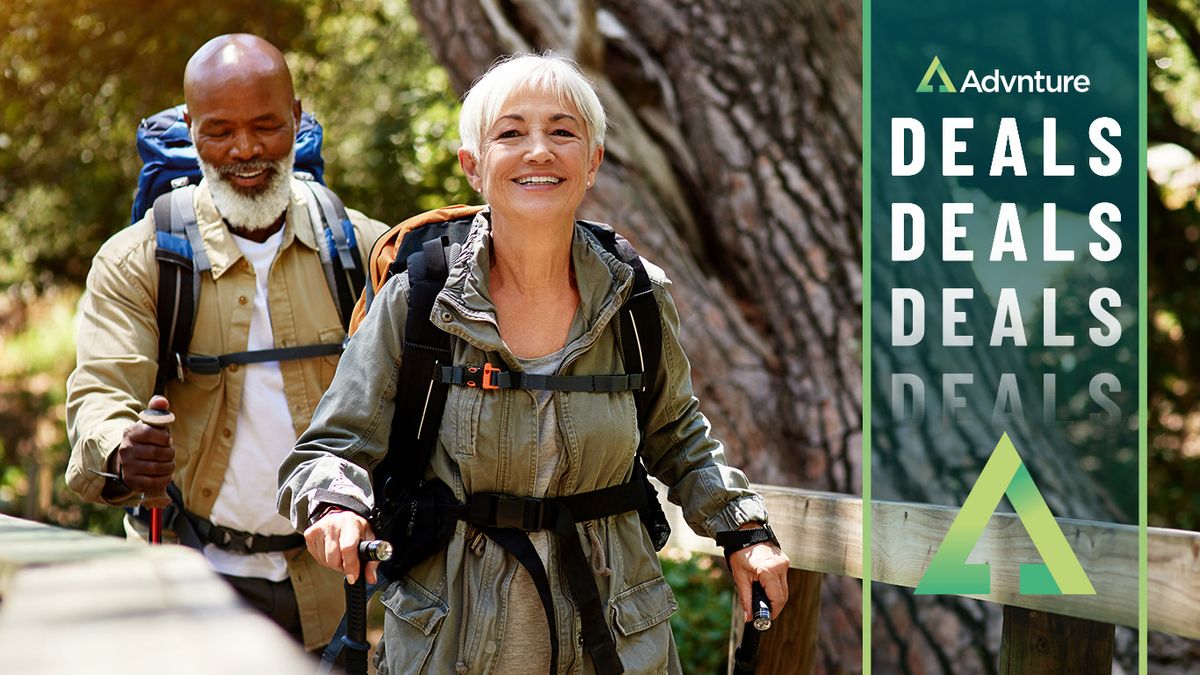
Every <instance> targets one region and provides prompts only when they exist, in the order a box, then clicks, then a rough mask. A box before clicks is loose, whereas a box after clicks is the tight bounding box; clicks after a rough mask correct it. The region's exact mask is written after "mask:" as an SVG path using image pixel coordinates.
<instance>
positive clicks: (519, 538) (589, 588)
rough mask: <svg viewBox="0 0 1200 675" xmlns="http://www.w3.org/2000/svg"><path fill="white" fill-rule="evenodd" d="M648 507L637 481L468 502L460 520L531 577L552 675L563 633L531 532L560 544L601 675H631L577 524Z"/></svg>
mask: <svg viewBox="0 0 1200 675" xmlns="http://www.w3.org/2000/svg"><path fill="white" fill-rule="evenodd" d="M645 504H646V491H645V490H644V489H643V486H642V485H641V484H640V483H638V482H636V481H631V482H628V483H623V484H621V485H614V486H612V487H606V488H602V489H599V490H593V491H591V492H584V493H580V494H574V495H566V496H562V497H548V498H545V499H538V498H535V497H510V496H508V495H503V494H493V493H481V494H473V495H471V496H470V497H468V498H467V501H466V503H465V504H462V505H460V506H459V507H458V511H457V513H456V514H455V515H456V516H457V517H458V518H459V519H460V520H463V521H465V522H467V523H469V524H471V525H474V526H475V527H476V528H478V529H479V531H481V532H483V533H484V534H485V535H487V537H488V538H489V539H491V540H492V541H494V542H496V543H497V544H499V545H500V546H501V547H502V548H503V549H504V550H505V551H508V552H509V553H511V554H512V556H513V557H514V558H516V559H517V562H518V563H520V564H521V566H522V567H524V568H525V571H526V572H528V573H529V577H530V579H532V580H533V585H534V587H535V588H536V589H537V592H538V597H539V598H540V599H541V601H542V609H543V610H544V611H545V613H546V623H547V625H548V626H549V628H550V672H551V674H552V675H554V674H555V673H557V672H558V631H557V629H556V627H555V624H556V622H555V618H554V602H553V598H552V596H551V593H550V580H549V578H548V576H547V575H546V568H545V566H544V565H543V564H542V559H541V557H540V556H538V554H537V550H536V549H534V547H533V542H531V541H530V540H529V534H528V533H529V532H536V531H538V530H551V531H553V532H554V535H555V537H556V538H557V539H558V545H559V551H560V552H561V555H562V561H563V573H564V576H566V578H567V587H568V588H569V589H570V591H571V597H572V598H573V599H574V600H575V604H576V605H577V606H578V608H579V619H580V623H581V624H582V632H583V646H584V648H585V649H586V650H587V652H588V654H589V655H591V657H592V663H593V664H594V665H595V666H596V672H597V673H600V674H601V675H610V674H616V673H623V672H625V668H624V666H623V665H622V664H621V659H620V657H619V656H617V647H616V644H614V642H613V637H612V632H611V631H610V630H609V628H608V624H607V623H605V621H604V605H603V603H601V601H600V591H599V590H598V589H597V588H596V579H595V576H594V573H593V572H592V567H591V565H589V564H588V560H587V555H586V554H585V553H584V551H583V545H582V544H581V543H580V541H579V532H578V530H576V529H575V524H576V523H582V522H585V521H588V520H596V519H599V518H606V517H608V516H615V515H618V514H621V513H628V512H630V511H637V510H638V509H640V508H642V507H643V506H645Z"/></svg>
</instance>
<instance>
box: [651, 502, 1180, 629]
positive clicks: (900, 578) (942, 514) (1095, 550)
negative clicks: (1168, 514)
mask: <svg viewBox="0 0 1200 675" xmlns="http://www.w3.org/2000/svg"><path fill="white" fill-rule="evenodd" d="M753 487H754V489H755V490H757V491H758V492H759V493H760V494H762V495H763V498H764V499H765V500H766V502H767V508H768V510H769V511H770V513H771V526H772V527H773V528H774V529H775V531H776V533H777V534H778V535H779V538H780V540H781V541H782V543H783V549H784V551H785V552H786V553H787V554H788V556H789V557H790V558H791V561H792V566H793V567H795V568H799V569H805V570H810V571H816V572H824V573H827V574H837V575H841V576H850V577H855V578H859V579H861V578H862V500H861V498H859V497H855V496H852V495H840V494H831V493H825V492H816V491H811V490H801V489H798V488H784V487H776V486H770V485H754V486H753ZM872 514H873V519H872V520H873V528H872V530H873V531H872V557H871V560H872V577H873V581H876V582H880V583H886V584H892V585H896V586H906V587H909V588H915V587H916V585H917V583H918V582H919V581H920V579H921V576H922V575H923V574H924V572H925V569H926V567H928V565H929V561H930V559H931V558H932V556H933V553H934V551H936V550H937V547H938V546H939V545H940V544H941V542H942V539H944V538H945V536H946V532H947V531H948V530H949V528H950V524H951V523H952V522H953V521H954V517H955V516H956V515H957V514H958V509H957V508H952V507H946V506H935V505H930V504H913V503H906V502H882V501H877V502H875V503H874V505H873V510H872ZM668 516H669V517H670V518H671V520H672V528H673V530H674V532H673V534H672V542H671V543H672V545H677V546H681V547H682V548H685V549H687V550H690V551H693V552H699V553H714V554H715V553H719V550H718V549H717V548H716V546H715V545H714V544H713V543H712V541H711V540H709V539H702V538H700V537H697V536H696V535H694V534H692V533H691V531H690V530H689V529H688V528H687V525H686V524H685V523H684V521H683V516H682V514H681V513H680V512H679V510H678V509H677V508H675V507H673V506H672V507H671V508H670V509H668ZM1057 521H1058V523H1059V526H1060V527H1061V528H1062V530H1063V534H1064V535H1065V536H1066V538H1067V541H1068V542H1070V544H1071V547H1072V549H1073V550H1074V551H1075V555H1076V556H1077V557H1078V558H1079V562H1080V564H1081V565H1082V566H1083V569H1084V571H1085V572H1087V575H1088V578H1089V579H1090V580H1091V582H1092V585H1093V586H1094V587H1095V589H1096V591H1097V594H1096V595H1094V596H1084V595H1041V596H1039V595H1021V594H1020V593H1019V592H1018V591H1019V581H1020V580H1019V567H1018V566H1017V565H1016V564H1014V563H1013V561H1022V562H1036V561H1039V560H1040V556H1039V555H1038V554H1037V551H1036V549H1035V548H1034V546H1033V542H1032V540H1030V539H1029V536H1028V534H1027V533H1026V532H1025V527H1024V526H1023V525H1022V524H1021V522H1020V520H1019V519H1018V518H1017V517H1016V515H1014V514H1011V513H997V514H994V515H993V516H992V518H991V521H990V522H989V524H988V527H987V529H986V530H985V531H984V534H983V536H982V537H981V538H980V540H979V542H978V543H976V545H975V549H974V551H973V552H972V554H971V557H970V558H969V561H970V562H973V563H975V562H988V563H991V565H992V570H991V578H992V592H991V593H990V594H988V595H984V596H970V597H975V598H978V599H981V600H987V601H991V602H996V603H1000V604H1005V605H1014V606H1018V607H1024V608H1027V609H1036V610H1041V611H1045V612H1053V613H1056V614H1064V615H1067V616H1074V617H1079V618H1086V619H1093V620H1096V621H1101V622H1104V623H1114V624H1120V625H1125V626H1134V627H1136V626H1137V621H1138V596H1137V575H1138V557H1137V556H1138V546H1137V535H1138V528H1137V527H1136V526H1133V525H1117V524H1113V523H1102V522H1095V521H1085V520H1074V519H1070V518H1059V519H1057ZM1148 557H1149V589H1148V597H1149V607H1148V614H1149V617H1148V618H1149V626H1150V629H1151V630H1156V631H1162V632H1165V633H1171V634H1174V635H1181V636H1184V637H1188V638H1192V639H1200V584H1197V583H1196V580H1197V579H1200V533H1197V532H1184V531H1181V530H1168V529H1163V528H1149V553H1148Z"/></svg>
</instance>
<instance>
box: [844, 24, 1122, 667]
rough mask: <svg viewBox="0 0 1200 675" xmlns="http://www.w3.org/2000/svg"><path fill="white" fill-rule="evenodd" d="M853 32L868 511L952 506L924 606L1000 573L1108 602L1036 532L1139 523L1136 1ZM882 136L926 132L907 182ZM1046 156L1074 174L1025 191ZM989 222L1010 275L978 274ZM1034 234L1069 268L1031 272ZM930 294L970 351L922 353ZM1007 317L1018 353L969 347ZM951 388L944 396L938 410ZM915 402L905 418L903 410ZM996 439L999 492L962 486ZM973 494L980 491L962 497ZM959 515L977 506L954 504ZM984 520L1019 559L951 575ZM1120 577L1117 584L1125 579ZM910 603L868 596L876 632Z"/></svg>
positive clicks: (939, 334) (930, 346) (964, 567)
mask: <svg viewBox="0 0 1200 675" xmlns="http://www.w3.org/2000/svg"><path fill="white" fill-rule="evenodd" d="M868 12H869V14H870V16H869V20H868V25H870V27H871V32H870V34H869V35H868V40H869V43H868V44H867V46H866V50H867V52H868V53H869V54H870V60H869V64H870V66H869V67H870V75H869V79H868V80H867V81H868V82H869V91H868V92H867V94H866V96H867V99H868V100H869V101H870V105H869V107H868V109H867V115H868V119H867V125H868V128H869V129H870V130H871V133H870V135H869V136H868V138H869V139H870V141H869V143H870V145H869V152H868V155H869V156H868V160H869V161H868V164H867V168H866V171H867V174H868V179H867V180H865V181H864V183H865V185H866V186H869V187H868V190H869V196H868V198H869V208H868V214H869V217H868V222H870V224H871V229H870V256H869V258H870V259H869V261H868V264H869V274H868V278H869V279H870V281H871V283H870V286H869V288H868V306H869V320H868V321H867V322H866V323H867V324H868V325H869V326H870V330H869V336H868V337H869V339H870V368H869V373H870V381H869V383H868V384H869V392H870V393H869V395H870V420H869V440H868V443H869V445H868V447H869V450H870V452H869V455H868V456H869V458H870V467H869V470H870V478H869V484H870V486H871V495H870V496H871V498H872V499H874V500H888V501H916V502H925V503H935V504H942V505H947V506H956V507H962V511H961V512H960V517H963V518H966V520H965V521H963V523H961V526H960V523H958V522H957V521H956V523H955V527H954V528H952V530H953V529H956V528H957V529H958V530H959V531H958V532H956V533H955V536H954V537H947V538H946V540H945V541H944V542H943V543H942V545H941V547H940V548H939V550H938V551H937V552H936V554H935V557H942V556H945V557H946V559H947V560H953V561H954V564H947V565H946V566H945V568H944V573H939V574H936V575H933V576H934V578H931V577H930V576H926V577H925V578H924V579H923V580H922V593H923V594H924V593H934V594H936V593H961V592H964V589H972V590H967V591H966V592H971V593H986V592H987V591H986V590H982V591H980V590H978V589H980V588H984V587H986V585H987V583H988V579H989V567H990V568H1004V569H1009V570H1019V572H1020V578H1021V592H1022V593H1034V594H1053V593H1082V594H1087V593H1089V592H1090V591H1092V590H1094V592H1095V593H1097V594H1099V595H1101V596H1103V595H1105V594H1106V592H1111V590H1112V589H1105V588H1103V587H1097V588H1094V589H1092V588H1091V587H1090V586H1091V584H1090V583H1089V581H1088V578H1087V575H1086V574H1085V573H1084V572H1083V570H1082V569H1080V568H1079V567H1078V563H1076V562H1074V561H1075V556H1074V555H1073V552H1072V551H1071V548H1070V545H1069V543H1068V542H1067V541H1066V539H1065V538H1064V537H1063V536H1062V532H1061V530H1059V528H1058V527H1057V524H1056V523H1055V522H1054V520H1053V519H1054V518H1056V517H1057V518H1062V517H1070V518H1083V519H1093V520H1102V521H1109V522H1118V523H1137V522H1138V514H1139V503H1138V495H1139V483H1138V480H1139V478H1138V475H1139V471H1138V469H1139V407H1138V405H1139V400H1140V397H1141V391H1140V384H1139V382H1140V378H1139V371H1140V364H1139V350H1140V345H1139V333H1140V329H1141V326H1140V325H1139V315H1140V314H1141V307H1140V303H1141V295H1140V288H1139V259H1140V258H1141V257H1142V250H1141V249H1142V246H1143V245H1142V243H1141V240H1140V238H1139V217H1140V202H1139V189H1140V187H1141V174H1139V172H1138V171H1139V165H1140V153H1141V142H1140V134H1139V132H1140V129H1139V100H1140V99H1141V95H1142V92H1141V89H1140V84H1139V76H1140V73H1141V71H1142V70H1143V69H1144V63H1143V60H1142V58H1141V56H1140V53H1141V52H1140V47H1139V36H1140V34H1141V30H1142V27H1141V22H1142V21H1143V20H1144V19H1143V16H1144V15H1143V14H1142V11H1141V10H1140V8H1139V6H1138V3H1136V2H1121V3H1078V2H1066V1H1063V0H1058V1H1049V2H1012V1H1001V2H994V3H986V4H982V5H981V4H976V3H961V2H953V3H952V2H945V1H934V2H930V3H909V2H899V1H897V0H887V1H882V2H881V1H880V0H872V2H871V3H870V4H869V5H868ZM970 71H974V73H975V77H976V79H979V78H984V77H985V76H991V77H994V76H995V75H1001V76H1006V77H1012V76H1016V75H1026V74H1027V75H1034V74H1035V73H1038V72H1040V73H1041V74H1042V75H1043V76H1057V75H1072V76H1079V75H1085V76H1087V77H1088V78H1089V86H1088V91H1087V92H1084V93H1080V92H1073V91H1072V92H1069V93H1051V92H1045V91H1043V92H1040V93H1039V92H1025V93H1015V92H1013V93H1004V92H994V93H989V92H978V91H971V90H970V87H964V86H963V85H964V82H965V81H967V78H968V73H969V72H970ZM989 79H990V77H989ZM947 80H948V82H947ZM1060 82H1061V81H1060V80H1057V79H1056V80H1054V83H1055V84H1058V83H1060ZM1102 117H1108V118H1112V119H1114V120H1115V121H1116V122H1117V123H1118V124H1119V126H1120V135H1119V136H1111V135H1109V136H1106V138H1105V140H1106V141H1108V142H1109V143H1110V144H1111V145H1112V146H1113V147H1114V148H1115V149H1116V151H1117V152H1118V153H1119V155H1120V160H1121V167H1120V169H1119V170H1118V171H1117V172H1116V173H1115V174H1114V175H1111V176H1102V175H1097V173H1095V172H1094V171H1093V170H1092V169H1091V168H1090V167H1089V161H1088V160H1089V158H1091V157H1103V152H1102V149H1098V148H1097V147H1096V144H1095V143H1094V142H1093V141H1092V140H1091V139H1090V138H1089V131H1090V130H1091V125H1092V124H1093V123H1094V122H1095V121H1096V120H1097V119H1098V118H1102ZM894 118H913V119H915V120H917V121H919V122H920V124H921V126H922V128H923V130H924V132H925V139H924V144H923V148H924V154H925V163H924V167H923V169H922V170H921V171H919V172H917V173H916V174H915V175H911V176H893V175H892V171H891V169H892V166H891V159H892V157H891V155H892V150H893V140H894V139H893V126H892V120H893V119H894ZM947 118H969V119H970V120H971V122H972V126H971V128H969V129H963V130H960V131H958V132H957V134H956V136H957V140H959V141H962V142H964V143H965V150H963V151H962V152H961V153H960V154H959V155H958V163H960V164H963V165H969V166H971V167H973V170H974V171H973V175H969V176H946V175H943V162H942V158H943V150H944V147H943V123H944V120H945V119H947ZM1046 118H1053V119H1054V121H1055V125H1056V132H1057V133H1056V135H1055V137H1054V139H1053V141H1051V140H1050V139H1049V138H1048V136H1047V134H1046V127H1045V119H1046ZM1005 120H1011V122H1006V121H1005ZM1010 123H1011V124H1015V125H1016V128H1017V131H1018V132H1019V133H1018V138H1019V141H1020V145H1021V152H1022V154H1023V156H1024V160H1025V166H1026V168H1027V170H1028V175H1025V176H1019V175H1014V172H1013V171H1012V170H1011V169H1005V170H1004V171H1003V173H1002V174H1001V175H999V176H992V175H989V168H990V165H991V163H992V159H993V154H994V152H995V151H996V146H997V141H998V135H999V131H1000V129H1001V127H1002V125H1005V124H1010ZM1008 150H1009V151H1010V153H1011V147H1008ZM1047 156H1053V157H1054V160H1055V161H1054V163H1055V164H1058V165H1070V166H1073V167H1074V175H1071V176H1057V175H1046V172H1045V170H1044V162H1045V161H1047ZM900 202H903V203H912V204H915V205H917V206H918V207H919V208H920V209H921V211H922V212H923V214H924V219H925V220H924V227H923V232H924V234H925V243H926V246H925V251H924V254H923V255H922V256H920V257H919V258H917V259H916V260H912V261H907V260H904V261H897V260H893V259H892V247H893V234H894V231H893V214H892V205H893V204H894V203H900ZM1102 202H1107V203H1111V204H1112V205H1113V206H1114V207H1115V208H1116V209H1117V210H1118V211H1119V213H1120V220H1119V221H1113V220H1109V221H1107V225H1108V227H1109V229H1111V231H1112V233H1113V234H1114V235H1115V237H1116V238H1117V239H1119V241H1120V247H1121V250H1120V254H1119V255H1118V256H1117V257H1116V258H1115V259H1114V260H1111V261H1101V260H1097V259H1095V257H1094V256H1093V255H1092V254H1091V252H1090V249H1089V246H1090V245H1091V244H1093V243H1095V244H1096V245H1098V246H1103V247H1107V246H1109V245H1110V244H1111V242H1110V241H1108V240H1106V239H1105V238H1104V236H1103V235H1102V234H1100V233H1097V232H1096V231H1095V230H1094V229H1093V227H1092V226H1091V225H1090V223H1089V213H1090V212H1091V211H1092V210H1093V209H1094V208H1096V207H1097V205H1098V204H1100V203H1102ZM947 203H964V204H970V205H971V206H972V208H973V211H974V213H973V214H972V215H969V216H963V217H959V218H958V220H957V223H958V224H959V225H962V226H964V227H965V228H966V234H965V236H964V237H963V239H962V240H961V242H960V246H961V247H962V248H965V249H969V250H970V251H972V252H973V255H974V259H973V260H970V261H946V260H944V259H943V253H944V250H943V241H942V235H943V223H942V218H943V216H942V209H943V205H944V204H947ZM1045 204H1053V205H1054V206H1053V207H1050V208H1047V207H1045ZM1051 212H1052V213H1053V215H1052V216H1050V215H1048V214H1049V213H1051ZM1010 214H1015V219H1016V222H1017V224H1018V226H1019V228H1020V234H1021V239H1022V240H1023V243H1024V248H1025V250H1026V253H1027V255H1028V259H1027V260H1024V261H1020V260H1015V259H1014V256H1012V255H1011V254H1006V255H1004V256H1002V259H1000V260H995V261H993V260H990V259H989V257H990V255H989V254H990V253H991V252H992V245H993V242H994V239H995V237H996V234H997V229H998V227H999V225H998V221H1001V220H1002V219H1004V218H1005V217H1007V216H1008V215H1010ZM1051 221H1053V224H1054V231H1055V236H1054V241H1053V243H1054V249H1055V250H1058V251H1063V252H1067V251H1069V252H1071V256H1072V259H1071V260H1063V261H1059V260H1047V259H1045V258H1046V256H1045V255H1044V253H1045V251H1044V247H1045V246H1046V245H1047V239H1048V237H1047V232H1048V230H1049V229H1050V228H1049V227H1048V223H1049V222H1051ZM909 236H911V233H906V241H907V240H909V239H908V238H909ZM947 288H961V289H968V292H970V293H971V294H972V295H973V298H972V299H971V300H970V301H960V302H958V303H957V306H956V309H957V310H958V311H961V312H963V317H962V322H961V323H960V324H958V326H957V332H958V333H959V334H963V335H971V336H972V337H973V340H974V343H973V344H972V345H970V346H947V345H944V344H943V329H944V327H945V325H946V323H947V316H946V313H945V311H944V310H945V308H944V306H943V296H942V294H943V291H944V289H947ZM1102 288H1106V289H1111V290H1112V292H1113V294H1114V295H1115V296H1116V297H1118V298H1119V300H1120V305H1119V307H1118V306H1112V305H1106V306H1105V307H1104V308H1103V310H1102V311H1101V316H1099V317H1098V316H1097V313H1096V312H1095V311H1094V308H1093V306H1092V303H1093V302H1095V300H1094V298H1093V293H1095V292H1097V291H1098V289H1102ZM896 289H912V291H911V292H913V293H919V294H920V296H921V297H922V298H923V299H924V303H925V308H924V312H923V315H924V321H925V334H924V337H923V339H922V340H921V341H919V342H918V343H917V344H915V345H911V346H901V345H897V344H896V342H895V340H894V337H895V335H894V330H893V293H894V292H895V291H896ZM1047 289H1049V291H1050V293H1047ZM1051 295H1053V300H1050V296H1051ZM1010 301H1015V306H1016V309H1017V311H1018V312H1019V316H1020V319H1021V321H1022V323H1023V324H1024V335H1025V337H1026V341H1025V344H1017V343H1016V342H1015V341H1014V340H1012V339H1011V338H1006V339H1003V340H1001V341H1000V344H997V345H993V344H990V343H991V338H992V334H993V328H994V326H995V324H996V321H997V313H998V308H1000V307H1002V306H1004V305H1005V303H1009V302H1010ZM1108 314H1111V316H1112V320H1113V321H1115V322H1116V323H1119V325H1120V329H1121V334H1120V338H1119V339H1118V340H1116V341H1115V343H1113V344H1104V343H1098V342H1097V341H1096V340H1093V339H1092V337H1091V331H1092V330H1093V329H1095V330H1102V331H1104V333H1105V334H1108V332H1109V330H1110V327H1108V326H1106V325H1105V323H1104V321H1105V319H1106V318H1107V317H1106V316H1104V315H1108ZM1004 317H1005V318H1011V317H1010V315H1004ZM1048 325H1051V326H1052V327H1053V330H1047V326H1048ZM901 327H902V329H903V330H905V331H907V330H911V328H912V327H913V320H912V317H911V316H903V317H902V321H901ZM1055 336H1070V337H1071V339H1073V344H1070V345H1062V344H1057V343H1056V340H1055V339H1054V338H1055ZM1048 337H1049V339H1048ZM947 376H949V377H948V378H947ZM955 381H957V382H959V384H957V385H955V386H954V388H953V389H952V388H951V384H952V383H953V382H955ZM917 388H919V389H920V391H921V392H922V394H923V407H919V406H918V405H917V397H916V396H914V395H913V394H914V392H915V390H916V389H917ZM1002 438H1006V439H1008V440H1010V441H1011V443H1010V446H1011V448H1012V450H1013V457H1011V458H1008V459H1007V460H1006V461H1010V462H1011V461H1012V460H1013V459H1014V458H1015V464H1014V465H1013V466H1012V467H1010V468H1011V469H1012V470H1011V472H1009V471H1008V470H1007V469H1006V470H1005V471H1004V472H997V475H1001V474H1003V473H1008V476H1007V477H1006V478H1003V479H996V480H997V481H998V483H999V482H1002V483H1003V484H1002V485H1001V484H998V483H997V484H992V481H991V480H990V479H989V481H983V482H987V483H988V485H986V486H983V485H978V484H977V483H978V482H980V481H981V478H980V477H981V475H982V474H983V473H984V472H985V468H984V467H985V466H987V465H988V463H989V460H990V459H996V458H995V457H994V456H993V451H994V450H996V451H998V450H999V449H1000V448H1001V447H1003V446H1004V445H1005V444H1004V443H1003V442H1001V439H1002ZM864 482H868V481H864ZM975 488H983V492H981V493H980V494H979V495H974V493H972V490H973V489H975ZM968 495H973V496H978V497H979V498H978V499H972V500H970V501H971V502H972V503H971V504H969V505H968V504H965V502H968V501H969V500H968ZM968 506H970V508H969V509H968ZM996 509H999V510H1002V511H1009V512H1012V511H1014V510H1015V511H1016V512H1017V514H1018V515H1019V516H1020V517H1021V519H1022V522H1023V524H1024V525H1025V527H1026V530H1027V532H1028V533H1029V535H1030V537H1031V539H1032V540H1033V542H1034V545H1035V548H1036V550H1037V551H1038V553H1039V556H1038V557H1034V558H1033V559H1003V560H1001V559H992V560H984V559H977V558H975V557H972V548H973V545H974V542H975V540H976V539H977V538H978V536H979V534H980V533H981V532H982V531H984V530H985V528H986V526H987V522H988V519H989V517H990V515H991V513H992V511H993V510H996ZM874 520H876V521H877V520H878V518H876V519H874ZM884 535H885V533H881V532H880V531H879V530H878V529H875V530H873V531H872V532H871V533H869V534H868V537H869V541H871V542H872V543H873V544H875V545H878V543H879V542H880V541H886V539H887V537H886V536H884ZM876 553H877V554H878V553H879V551H877V552H876ZM1128 578H1129V579H1130V583H1131V584H1132V583H1135V580H1136V579H1137V569H1136V564H1135V565H1134V569H1132V570H1131V571H1130V573H1129V577H1128ZM926 584H928V586H926ZM889 593H890V594H892V596H890V597H889V596H888V595H887V594H889ZM911 593H912V591H908V590H895V589H887V588H886V587H881V586H880V585H878V584H876V585H875V588H874V589H873V594H874V596H875V599H874V609H875V614H876V615H878V614H879V612H880V608H881V607H882V606H888V605H890V604H891V603H894V602H895V601H896V600H895V596H896V594H911ZM905 602H907V603H909V605H910V607H912V608H913V609H912V611H913V612H914V613H915V617H914V618H915V620H916V621H918V622H919V621H920V620H921V618H922V616H924V612H926V611H927V610H928V609H929V608H932V607H933V606H934V604H935V603H938V602H941V601H940V600H939V599H938V598H927V597H919V598H915V599H910V600H906V601H905ZM937 613H938V614H940V615H943V616H944V615H945V614H946V612H945V611H944V610H937ZM872 628H873V630H872V631H871V635H872V640H873V642H874V646H875V647H876V650H878V649H879V648H880V647H881V646H882V645H881V641H884V642H886V641H887V640H889V639H891V638H889V634H888V630H887V627H886V626H885V625H884V624H882V623H880V622H879V621H878V620H877V621H876V622H875V623H874V624H873V627H872ZM936 633H937V631H933V634H936ZM996 647H997V646H996V645H989V649H991V650H994V649H996ZM906 649H911V650H917V649H919V645H915V644H914V645H909V646H908V647H906ZM876 672H882V671H879V670H877V671H876Z"/></svg>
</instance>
